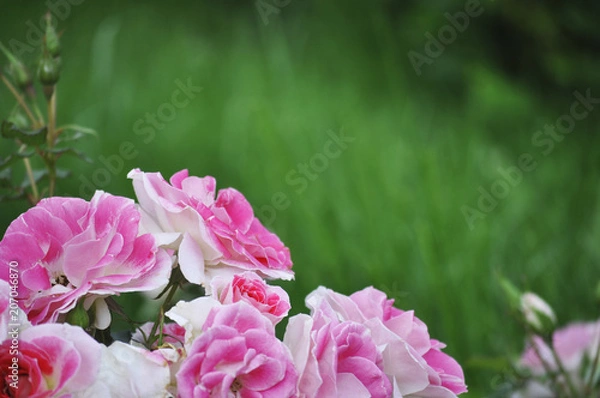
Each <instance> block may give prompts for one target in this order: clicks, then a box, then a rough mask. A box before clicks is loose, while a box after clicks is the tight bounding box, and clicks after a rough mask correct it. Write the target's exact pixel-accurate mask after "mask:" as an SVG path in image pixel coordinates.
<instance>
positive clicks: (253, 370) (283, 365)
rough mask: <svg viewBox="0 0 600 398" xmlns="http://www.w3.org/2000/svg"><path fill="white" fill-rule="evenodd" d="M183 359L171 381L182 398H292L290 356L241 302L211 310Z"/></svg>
mask: <svg viewBox="0 0 600 398" xmlns="http://www.w3.org/2000/svg"><path fill="white" fill-rule="evenodd" d="M187 355H188V356H187V358H186V359H185V360H184V361H183V362H182V364H181V368H180V369H179V372H178V373H177V376H176V378H177V389H178V394H179V397H181V398H186V397H194V398H208V397H234V396H240V397H272V398H286V397H293V396H295V392H296V381H297V380H298V375H297V373H296V369H295V368H294V364H293V362H292V357H291V355H290V352H289V350H288V349H287V347H286V346H285V345H284V344H283V343H282V342H281V341H279V340H278V339H277V337H275V332H274V328H273V325H272V324H271V322H270V321H269V320H268V319H267V318H265V317H264V316H262V315H261V314H260V312H258V310H257V309H255V308H254V307H252V306H251V305H249V304H247V303H245V302H243V301H240V302H237V303H234V304H229V305H223V306H220V307H215V308H213V309H212V310H211V311H210V313H209V315H208V318H207V319H206V322H205V323H204V326H203V333H202V334H201V335H200V336H199V337H198V338H197V339H196V340H195V341H194V343H193V344H192V346H191V349H190V350H189V351H188V353H187Z"/></svg>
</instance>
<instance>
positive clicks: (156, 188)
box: [128, 169, 294, 289]
mask: <svg viewBox="0 0 600 398" xmlns="http://www.w3.org/2000/svg"><path fill="white" fill-rule="evenodd" d="M128 177H129V178H131V179H132V180H133V188H134V190H135V193H136V196H137V198H138V201H139V203H140V207H141V209H142V213H143V218H142V223H143V225H144V228H145V229H146V230H147V231H148V232H152V233H154V234H155V236H156V238H157V240H158V241H159V242H160V243H161V244H164V245H167V246H168V247H170V248H173V249H179V266H180V267H181V272H182V273H183V275H184V276H185V278H186V279H187V280H188V281H190V282H192V283H195V284H203V285H204V287H205V288H207V289H208V288H210V279H212V278H213V277H214V276H216V275H224V274H225V275H231V274H236V273H241V272H244V271H255V272H257V273H258V274H259V275H261V276H263V277H266V278H273V279H286V280H289V279H292V278H293V276H294V273H293V272H292V270H291V268H292V261H291V259H290V252H289V249H288V248H287V247H285V245H284V244H283V243H282V242H281V241H280V240H279V238H278V237H277V235H275V234H273V233H271V232H269V231H268V230H267V229H266V228H265V227H264V226H263V225H262V224H261V223H260V221H259V220H258V219H257V218H256V217H254V212H253V211H252V206H250V203H248V201H247V200H246V198H245V197H244V196H243V195H242V194H241V193H240V192H238V191H236V190H235V189H233V188H226V189H221V190H220V191H219V192H218V194H217V195H216V199H215V192H216V190H215V185H216V182H215V179H214V178H213V177H203V178H199V177H193V176H192V177H190V176H188V171H187V170H181V171H179V172H177V173H175V174H174V175H173V176H172V177H171V179H170V184H169V183H168V182H167V181H165V180H164V178H163V177H162V175H161V174H160V173H144V172H142V171H140V170H139V169H135V170H132V171H131V172H130V173H129V174H128Z"/></svg>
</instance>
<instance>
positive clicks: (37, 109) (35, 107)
mask: <svg viewBox="0 0 600 398" xmlns="http://www.w3.org/2000/svg"><path fill="white" fill-rule="evenodd" d="M33 110H34V111H35V114H36V116H37V117H38V124H37V127H42V126H43V125H44V123H45V122H44V116H42V112H41V111H40V107H39V106H38V105H37V104H36V103H35V102H33Z"/></svg>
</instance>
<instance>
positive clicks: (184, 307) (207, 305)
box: [165, 296, 223, 351]
mask: <svg viewBox="0 0 600 398" xmlns="http://www.w3.org/2000/svg"><path fill="white" fill-rule="evenodd" d="M222 306H223V304H221V303H219V302H218V301H217V300H215V299H214V298H212V297H209V296H204V297H198V298H196V299H194V300H192V301H183V300H182V301H179V302H178V303H177V304H176V305H175V306H173V307H172V308H171V309H170V310H169V311H167V312H165V315H166V316H167V317H168V318H170V319H172V320H173V321H175V323H177V325H179V326H181V327H183V328H184V329H185V338H184V341H183V346H184V349H185V350H186V351H188V350H189V349H190V347H191V346H192V343H193V342H194V340H196V338H198V336H200V335H201V334H202V333H203V328H204V324H205V323H206V320H207V319H208V315H209V314H210V313H211V311H212V310H213V309H214V308H219V307H222Z"/></svg>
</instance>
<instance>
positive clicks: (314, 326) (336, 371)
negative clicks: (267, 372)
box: [284, 308, 392, 398]
mask: <svg viewBox="0 0 600 398" xmlns="http://www.w3.org/2000/svg"><path fill="white" fill-rule="evenodd" d="M326 312H328V313H329V314H327V313H326ZM335 315H336V314H335V313H334V312H333V311H328V309H327V308H324V311H321V310H320V309H318V310H317V311H315V313H314V314H313V317H309V316H308V315H305V314H300V315H296V316H294V317H292V318H291V319H290V321H289V323H288V326H287V329H286V333H285V336H284V343H285V344H286V345H287V346H288V347H289V348H290V350H291V351H292V355H293V357H294V362H295V365H296V368H297V369H298V372H299V373H300V379H299V380H298V392H299V397H302V398H304V397H306V398H319V397H354V398H360V397H364V398H370V397H374V398H387V397H389V396H390V395H391V393H392V385H391V383H390V380H389V378H388V376H387V375H386V374H385V373H384V371H383V357H382V355H381V352H380V351H379V349H378V348H377V346H376V345H375V342H374V341H373V338H372V337H371V333H370V332H369V330H368V329H367V328H366V327H365V326H364V325H361V324H360V323H357V322H352V321H343V322H340V321H339V320H337V318H336V316H335ZM331 316H333V317H331Z"/></svg>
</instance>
